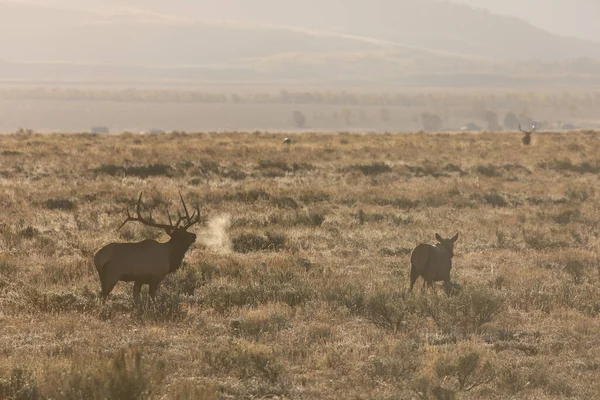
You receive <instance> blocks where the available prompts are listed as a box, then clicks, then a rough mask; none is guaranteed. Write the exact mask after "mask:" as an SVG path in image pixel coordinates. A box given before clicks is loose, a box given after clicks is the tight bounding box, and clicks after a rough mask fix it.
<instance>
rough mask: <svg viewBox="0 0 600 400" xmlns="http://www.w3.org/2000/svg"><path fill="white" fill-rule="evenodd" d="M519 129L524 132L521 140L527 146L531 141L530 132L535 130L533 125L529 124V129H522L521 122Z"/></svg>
mask: <svg viewBox="0 0 600 400" xmlns="http://www.w3.org/2000/svg"><path fill="white" fill-rule="evenodd" d="M519 130H520V131H521V132H523V133H524V134H525V136H523V138H522V139H521V141H522V142H523V144H524V145H525V146H528V145H529V144H530V143H531V134H532V133H533V131H535V125H532V126H531V130H529V131H526V130H524V129H522V128H521V124H519Z"/></svg>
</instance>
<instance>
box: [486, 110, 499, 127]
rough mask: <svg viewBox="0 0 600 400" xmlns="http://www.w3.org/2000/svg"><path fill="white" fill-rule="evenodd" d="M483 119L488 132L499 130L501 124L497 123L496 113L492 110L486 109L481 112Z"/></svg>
mask: <svg viewBox="0 0 600 400" xmlns="http://www.w3.org/2000/svg"><path fill="white" fill-rule="evenodd" d="M483 119H484V120H485V122H486V123H487V130H488V131H490V132H494V131H501V130H502V126H500V124H499V123H498V114H496V113H495V112H493V111H490V110H486V111H485V113H484V114H483Z"/></svg>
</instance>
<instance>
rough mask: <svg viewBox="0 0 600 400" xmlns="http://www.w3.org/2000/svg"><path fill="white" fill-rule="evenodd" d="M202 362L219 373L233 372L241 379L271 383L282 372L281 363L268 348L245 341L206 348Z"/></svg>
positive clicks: (279, 377) (227, 373) (275, 380)
mask: <svg viewBox="0 0 600 400" xmlns="http://www.w3.org/2000/svg"><path fill="white" fill-rule="evenodd" d="M215 347H216V348H215ZM204 362H205V363H206V365H207V366H209V368H211V369H213V370H214V371H215V372H218V373H221V374H225V375H230V374H234V375H236V376H238V377H239V378H241V379H251V378H260V379H265V380H267V381H268V382H271V383H277V382H278V381H279V380H280V379H281V376H282V374H283V372H284V369H283V365H282V364H280V363H279V361H278V360H277V357H275V355H274V354H273V353H272V351H271V350H270V349H269V348H267V347H266V346H264V345H261V344H254V343H249V342H245V341H240V342H229V343H227V344H224V345H220V346H213V347H211V348H209V349H206V350H205V351H204Z"/></svg>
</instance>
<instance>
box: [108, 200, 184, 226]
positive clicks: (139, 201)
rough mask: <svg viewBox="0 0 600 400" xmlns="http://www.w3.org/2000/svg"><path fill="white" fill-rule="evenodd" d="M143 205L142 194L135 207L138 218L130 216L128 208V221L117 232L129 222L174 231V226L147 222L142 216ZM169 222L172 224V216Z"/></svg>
mask: <svg viewBox="0 0 600 400" xmlns="http://www.w3.org/2000/svg"><path fill="white" fill-rule="evenodd" d="M141 205H142V192H140V197H138V201H137V205H136V207H135V211H136V212H137V217H132V216H131V214H129V207H127V209H126V211H127V219H125V221H123V223H122V224H121V226H119V229H117V230H120V229H121V228H122V227H123V225H125V224H126V223H128V222H129V221H139V222H141V223H142V224H144V225H148V226H153V227H155V228H160V229H165V230H167V232H169V231H172V230H173V229H174V228H175V227H173V224H170V225H166V224H157V223H156V222H152V221H150V220H147V219H145V218H144V217H142V214H141V212H140V208H141ZM169 222H171V216H169ZM179 222H181V221H179ZM179 222H178V224H179Z"/></svg>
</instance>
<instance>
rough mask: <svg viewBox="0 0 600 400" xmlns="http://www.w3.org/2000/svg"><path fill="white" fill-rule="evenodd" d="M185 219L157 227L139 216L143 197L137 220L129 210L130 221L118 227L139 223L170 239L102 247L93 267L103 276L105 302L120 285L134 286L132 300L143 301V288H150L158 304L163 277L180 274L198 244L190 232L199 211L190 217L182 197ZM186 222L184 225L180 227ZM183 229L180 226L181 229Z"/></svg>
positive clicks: (138, 207)
mask: <svg viewBox="0 0 600 400" xmlns="http://www.w3.org/2000/svg"><path fill="white" fill-rule="evenodd" d="M179 196H180V198H181V203H182V204H183V208H184V210H185V215H184V216H180V217H179V220H178V221H177V222H176V223H175V225H173V223H172V221H171V216H170V215H169V224H168V225H166V224H157V223H154V222H153V221H151V220H147V219H145V218H143V217H142V215H141V212H140V207H141V202H142V194H141V193H140V197H139V198H138V202H137V207H136V211H137V217H132V216H131V215H130V214H129V209H127V218H126V219H125V221H124V222H123V223H122V224H121V226H119V229H121V228H122V227H123V225H125V224H126V223H127V222H129V221H138V222H141V223H143V224H144V225H148V226H152V227H155V228H159V229H163V230H164V231H165V232H166V233H167V234H168V235H169V236H170V237H171V239H170V240H169V241H168V242H166V243H159V242H157V241H155V240H151V239H147V240H143V241H141V242H137V243H110V244H108V245H106V246H104V247H102V248H101V249H100V250H98V252H97V253H96V254H95V255H94V265H95V266H96V270H97V271H98V275H99V276H100V283H101V286H102V299H103V300H105V299H106V297H107V296H108V295H109V294H110V292H111V291H112V290H113V288H114V287H115V285H116V284H117V282H119V281H123V282H132V281H133V282H134V285H133V299H134V301H135V302H136V303H139V301H140V290H141V288H142V285H146V284H147V285H149V294H150V297H151V298H152V300H153V301H154V300H155V296H156V291H157V289H158V286H159V285H160V282H161V281H162V280H163V279H164V277H165V276H166V275H167V274H169V273H171V272H175V271H177V269H179V267H180V266H181V263H182V261H183V257H184V256H185V253H186V252H187V251H188V249H189V248H190V246H191V245H192V244H193V243H194V242H195V241H196V234H194V233H191V232H187V229H189V228H190V227H191V226H192V225H194V224H197V223H198V222H199V221H200V210H199V208H198V207H197V208H196V210H195V211H194V213H193V214H192V216H190V215H189V213H188V210H187V207H186V205H185V202H184V201H183V197H182V196H181V193H180V194H179ZM182 222H183V225H181V223H182ZM180 225H181V226H180Z"/></svg>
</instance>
